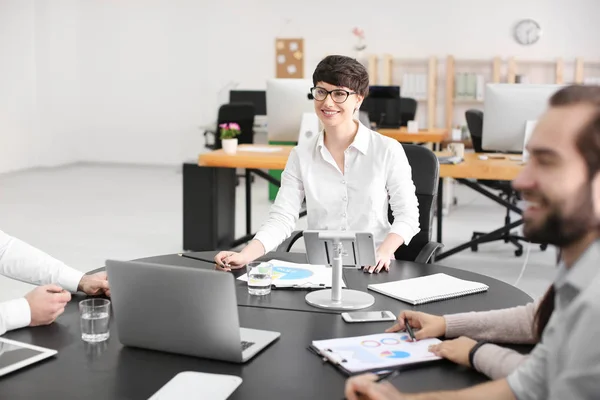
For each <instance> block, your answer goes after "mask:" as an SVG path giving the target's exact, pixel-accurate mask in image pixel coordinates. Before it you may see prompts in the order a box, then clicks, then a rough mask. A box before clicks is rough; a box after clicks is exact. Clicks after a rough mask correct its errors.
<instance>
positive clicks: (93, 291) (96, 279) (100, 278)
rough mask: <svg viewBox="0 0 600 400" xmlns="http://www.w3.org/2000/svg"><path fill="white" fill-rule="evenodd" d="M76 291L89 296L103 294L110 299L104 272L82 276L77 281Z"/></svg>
mask: <svg viewBox="0 0 600 400" xmlns="http://www.w3.org/2000/svg"><path fill="white" fill-rule="evenodd" d="M77 290H78V291H80V292H83V293H85V294H87V295H90V296H96V295H99V294H105V295H107V296H109V297H110V287H109V285H108V277H107V275H106V272H104V271H102V272H97V273H95V274H92V275H84V276H83V277H82V278H81V280H80V281H79V286H77Z"/></svg>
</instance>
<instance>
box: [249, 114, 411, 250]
mask: <svg viewBox="0 0 600 400" xmlns="http://www.w3.org/2000/svg"><path fill="white" fill-rule="evenodd" d="M323 139H324V136H323V132H321V133H320V134H319V135H318V136H316V137H314V138H311V139H310V140H309V141H307V142H306V143H304V144H302V145H299V146H296V147H295V148H294V149H292V151H291V153H290V156H289V159H288V162H287V164H286V167H285V170H284V171H283V173H282V175H281V187H280V188H279V192H278V194H277V197H276V199H275V202H274V204H273V205H272V206H271V210H270V212H269V217H268V219H267V221H266V222H265V223H264V224H263V225H262V227H261V228H260V230H259V231H258V232H257V234H256V236H255V237H254V238H255V239H256V240H258V241H260V242H261V243H262V244H263V246H264V247H265V250H266V252H269V251H271V250H273V249H275V248H276V247H277V246H278V245H279V244H281V243H282V242H283V241H284V240H285V239H287V238H288V237H289V236H290V235H291V233H292V232H293V230H294V227H295V225H296V222H297V220H298V217H299V213H300V209H301V206H302V201H303V200H304V199H305V198H306V207H307V219H308V221H307V222H308V229H310V230H349V231H367V232H371V233H372V234H373V237H374V239H375V244H376V246H379V245H380V244H381V243H382V242H383V240H384V239H385V237H386V236H387V235H388V234H389V233H396V234H398V235H400V236H401V237H402V238H403V239H404V243H405V244H408V243H409V242H410V240H411V239H412V238H413V236H414V235H416V234H417V233H418V232H419V208H418V200H417V196H416V194H415V185H414V183H413V181H412V173H411V167H410V165H409V163H408V159H407V158H406V154H405V153H404V148H403V147H402V145H401V144H400V143H398V142H397V141H396V140H394V139H391V138H388V137H386V136H383V135H381V134H379V133H377V132H374V131H372V130H370V129H369V128H367V127H366V126H364V125H363V124H361V123H359V128H358V132H357V134H356V137H355V139H354V141H353V142H352V144H351V145H350V146H349V147H348V149H346V151H345V157H344V158H345V165H344V173H342V171H341V170H340V169H339V168H338V166H337V164H336V162H335V160H334V159H333V156H332V155H331V153H330V152H329V150H328V149H327V147H325V145H324V142H323ZM388 203H389V205H390V206H391V209H392V212H393V215H394V223H393V224H392V225H390V223H389V221H388Z"/></svg>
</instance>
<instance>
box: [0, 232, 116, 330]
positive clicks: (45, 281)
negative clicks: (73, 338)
mask: <svg viewBox="0 0 600 400" xmlns="http://www.w3.org/2000/svg"><path fill="white" fill-rule="evenodd" d="M0 274H2V275H5V276H8V277H10V278H13V279H17V280H20V281H23V282H27V283H32V284H36V285H43V286H40V287H37V288H35V289H33V290H32V291H31V292H29V293H28V294H27V295H26V296H25V297H23V298H20V299H15V300H11V301H7V302H4V303H1V304H0V335H2V334H4V333H5V332H6V331H8V330H12V329H17V328H22V327H25V326H28V325H29V326H36V325H46V324H49V323H51V322H53V321H54V320H55V319H56V318H57V317H58V316H59V315H60V314H62V312H63V311H64V307H65V305H66V303H68V302H69V301H70V300H71V294H70V293H69V292H77V291H79V290H81V291H83V292H85V293H87V294H90V295H95V294H101V293H106V294H107V295H110V291H109V287H108V281H107V280H106V273H105V272H101V273H98V274H93V275H84V274H83V273H82V272H80V271H77V270H75V269H73V268H71V267H68V266H67V265H65V264H64V263H62V262H60V261H58V260H56V259H54V258H52V257H51V256H49V255H48V254H46V253H44V252H42V251H40V250H38V249H36V248H35V247H33V246H31V245H29V244H27V243H24V242H22V241H21V240H19V239H16V238H13V237H11V236H9V235H7V234H6V233H4V232H2V231H0Z"/></svg>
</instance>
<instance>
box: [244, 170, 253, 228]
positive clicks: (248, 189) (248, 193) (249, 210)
mask: <svg viewBox="0 0 600 400" xmlns="http://www.w3.org/2000/svg"><path fill="white" fill-rule="evenodd" d="M245 179H246V235H250V234H251V233H252V173H251V172H250V170H249V169H246V178H245Z"/></svg>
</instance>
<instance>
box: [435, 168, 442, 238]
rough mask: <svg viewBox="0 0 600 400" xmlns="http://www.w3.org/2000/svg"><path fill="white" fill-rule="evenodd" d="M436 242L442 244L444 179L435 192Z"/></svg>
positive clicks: (440, 181)
mask: <svg viewBox="0 0 600 400" xmlns="http://www.w3.org/2000/svg"><path fill="white" fill-rule="evenodd" d="M436 217H437V242H438V243H442V218H444V178H440V180H439V182H438V192H437V213H436Z"/></svg>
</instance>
